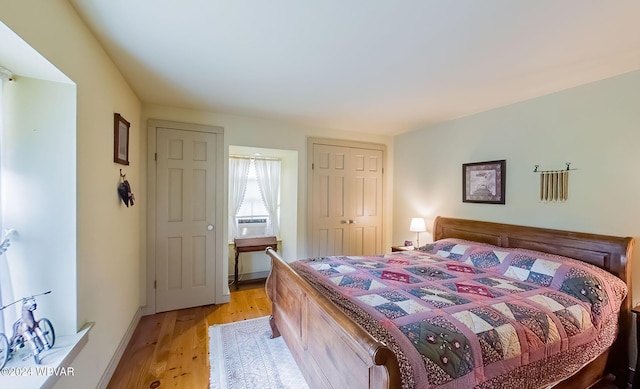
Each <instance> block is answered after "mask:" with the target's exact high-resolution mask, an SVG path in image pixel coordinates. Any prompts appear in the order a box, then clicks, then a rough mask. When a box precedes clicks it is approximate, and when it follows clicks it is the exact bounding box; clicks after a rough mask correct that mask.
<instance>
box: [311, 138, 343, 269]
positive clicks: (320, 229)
mask: <svg viewBox="0 0 640 389" xmlns="http://www.w3.org/2000/svg"><path fill="white" fill-rule="evenodd" d="M313 161H314V169H313V188H312V191H313V194H312V202H313V204H312V209H313V222H312V223H313V227H312V245H311V255H312V256H320V255H347V254H348V253H349V224H348V221H349V219H348V215H347V212H348V208H349V207H350V204H348V203H349V198H348V196H347V188H346V186H347V185H348V180H349V170H348V169H349V166H348V165H349V148H348V147H338V146H328V145H314V147H313Z"/></svg>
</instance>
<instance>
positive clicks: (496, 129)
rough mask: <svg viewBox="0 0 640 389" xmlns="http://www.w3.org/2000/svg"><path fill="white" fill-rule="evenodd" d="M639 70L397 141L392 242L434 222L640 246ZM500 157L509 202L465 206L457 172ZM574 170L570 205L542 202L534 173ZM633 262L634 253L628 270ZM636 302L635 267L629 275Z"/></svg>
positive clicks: (639, 276) (639, 292) (639, 279)
mask: <svg viewBox="0 0 640 389" xmlns="http://www.w3.org/2000/svg"><path fill="white" fill-rule="evenodd" d="M639 104H640V71H636V72H632V73H627V74H625V75H621V76H618V77H614V78H610V79H606V80H602V81H599V82H595V83H591V84H587V85H583V86H579V87H576V88H573V89H569V90H566V91H562V92H558V93H555V94H552V95H548V96H544V97H540V98H536V99H532V100H528V101H525V102H521V103H518V104H513V105H510V106H507V107H503V108H499V109H495V110H492V111H488V112H484V113H480V114H477V115H473V116H468V117H464V118H461V119H457V120H452V121H449V122H446V123H442V124H439V125H435V126H432V127H429V128H424V129H420V130H416V131H413V132H410V133H406V134H403V135H400V136H398V137H396V139H395V151H396V152H395V159H394V169H395V170H396V171H397V172H402V173H401V174H397V175H396V180H395V184H394V188H395V195H394V225H393V227H394V228H393V231H394V234H393V239H394V242H401V241H403V240H404V239H412V238H413V239H415V234H412V233H410V232H408V231H407V230H408V226H409V220H410V218H411V217H412V216H418V215H420V216H424V217H427V218H428V220H427V225H429V224H430V223H432V222H433V218H434V217H435V216H437V215H445V216H454V217H464V218H471V219H480V220H488V221H496V222H507V223H515V224H525V225H531V226H540V227H550V228H559V229H568V230H574V231H584V232H591V233H599V234H608V235H622V236H631V237H635V238H636V239H638V238H640V222H638V216H640V201H639V200H638V199H640V176H639V175H638V174H637V173H636V170H637V167H638V166H640V153H639V152H638V150H639V147H640V131H639V128H638V123H640V109H638V107H639ZM498 159H506V160H507V182H506V196H507V197H506V204H505V205H494V204H472V203H463V202H462V189H461V187H462V178H461V174H462V173H461V171H462V167H461V166H462V164H463V163H467V162H480V161H490V160H498ZM565 162H571V167H572V168H576V169H577V170H575V171H572V172H571V174H570V180H569V201H567V202H566V203H547V204H545V203H541V202H540V201H539V175H538V174H535V173H533V169H534V165H540V169H562V168H564V167H565ZM638 260H640V249H637V250H635V254H634V256H633V261H632V262H637V261H638ZM632 273H633V279H634V281H635V283H634V284H635V285H636V287H635V288H634V290H633V297H634V298H633V300H634V301H635V302H636V303H637V302H640V266H634V267H633V271H632Z"/></svg>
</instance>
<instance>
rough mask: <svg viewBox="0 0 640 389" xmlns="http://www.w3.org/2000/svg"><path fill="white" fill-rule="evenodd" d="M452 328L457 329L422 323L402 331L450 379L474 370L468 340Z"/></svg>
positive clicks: (402, 328)
mask: <svg viewBox="0 0 640 389" xmlns="http://www.w3.org/2000/svg"><path fill="white" fill-rule="evenodd" d="M452 328H455V327H453V326H450V328H446V327H443V326H441V325H437V324H435V323H430V322H428V321H420V322H415V323H411V324H408V325H405V326H402V327H400V331H402V333H403V334H404V335H405V336H406V337H407V338H408V339H409V340H410V341H411V343H413V345H414V347H415V348H416V349H417V350H418V351H419V352H420V354H421V355H423V356H424V357H425V358H428V359H429V360H430V361H432V362H433V363H434V364H435V365H436V366H437V367H439V368H440V369H442V370H444V371H445V372H446V373H447V374H448V375H449V377H451V378H457V377H461V376H463V375H465V374H467V373H469V372H470V371H471V370H472V369H473V354H472V352H471V347H470V346H469V341H468V340H467V338H466V337H465V336H464V335H463V334H462V333H460V332H458V331H455V330H453V329H452ZM436 374H437V373H436Z"/></svg>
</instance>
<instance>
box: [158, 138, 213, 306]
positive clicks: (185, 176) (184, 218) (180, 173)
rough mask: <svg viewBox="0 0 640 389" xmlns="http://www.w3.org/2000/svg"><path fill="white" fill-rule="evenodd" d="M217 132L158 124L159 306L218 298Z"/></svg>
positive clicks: (207, 301) (185, 304)
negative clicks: (216, 294) (186, 129)
mask: <svg viewBox="0 0 640 389" xmlns="http://www.w3.org/2000/svg"><path fill="white" fill-rule="evenodd" d="M215 174H216V134H212V133H207V132H198V131H183V130H176V129H169V128H158V129H157V165H156V311H157V312H163V311H168V310H174V309H182V308H188V307H194V306H200V305H206V304H212V303H214V302H215V253H216V247H215V246H216V234H215V231H214V229H215V227H216V226H214V221H215V220H216V219H215V218H216V209H215V203H216V201H215V200H216V187H215V185H216V176H215Z"/></svg>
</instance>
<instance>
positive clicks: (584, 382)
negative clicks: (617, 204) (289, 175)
mask: <svg viewBox="0 0 640 389" xmlns="http://www.w3.org/2000/svg"><path fill="white" fill-rule="evenodd" d="M433 238H434V240H438V239H443V238H460V239H467V240H473V241H477V242H483V243H489V244H492V245H495V246H500V247H513V248H516V247H517V248H525V249H531V250H537V251H542V252H547V253H552V254H558V255H562V256H566V257H571V258H576V259H579V260H582V261H584V262H588V263H591V264H594V265H596V266H599V267H601V268H603V269H605V270H607V271H608V272H610V273H612V274H614V275H616V276H617V277H619V278H621V279H622V280H623V281H625V283H626V284H627V285H628V286H629V290H631V274H630V270H629V267H628V266H627V260H628V259H629V258H631V250H632V247H633V239H632V238H621V237H614V236H604V235H595V234H586V233H579V232H569V231H561V230H552V229H545V228H536V227H523V226H515V225H509V224H499V223H489V222H481V221H474V220H463V219H453V218H445V217H437V218H436V220H435V221H434V226H433ZM266 252H267V254H268V255H269V256H270V257H271V262H272V267H271V273H270V274H269V277H268V279H267V284H266V289H267V294H268V296H269V298H270V299H271V303H272V316H271V321H270V323H271V328H272V330H273V336H274V337H277V336H280V335H282V336H283V338H284V340H285V342H286V343H287V345H288V346H289V349H290V350H291V352H292V354H293V356H294V358H295V360H296V362H297V363H298V366H299V367H300V369H301V370H302V372H303V374H304V376H305V378H306V380H307V382H308V383H309V386H310V387H312V388H346V387H348V388H399V387H401V377H400V371H399V368H398V362H397V360H396V357H395V354H394V353H393V352H392V351H391V350H390V349H389V348H387V347H386V346H385V345H384V344H382V343H380V342H378V341H376V340H375V339H374V338H373V337H372V336H371V335H369V333H367V332H366V331H365V330H364V329H363V328H362V327H360V326H359V325H358V324H356V323H355V322H353V321H352V320H351V319H350V318H349V317H348V316H347V315H346V314H344V313H343V312H342V311H341V310H340V309H339V308H338V307H337V306H336V305H334V304H333V303H332V302H331V301H330V300H329V299H327V298H326V297H324V296H323V295H321V294H320V293H319V292H318V291H317V290H316V289H315V288H314V287H313V286H311V285H310V284H309V283H307V282H306V281H305V280H304V279H303V278H302V277H300V276H299V275H298V274H297V273H296V272H295V271H294V270H293V269H292V268H291V267H290V266H289V265H288V263H287V262H286V261H284V260H283V259H282V258H281V257H280V256H279V255H278V254H277V253H276V252H275V251H274V250H271V249H267V250H266ZM630 315H631V299H630V298H627V299H626V300H625V301H624V302H623V306H622V309H621V313H620V319H619V333H618V337H617V339H616V342H615V343H614V344H613V346H612V347H611V348H610V349H609V351H607V352H605V353H603V354H602V355H601V356H600V357H598V358H596V359H595V360H593V361H592V362H591V363H589V364H588V365H587V366H585V367H584V368H583V369H582V370H580V371H579V372H577V373H576V374H574V375H573V376H571V377H569V378H567V379H566V380H564V381H562V382H560V383H558V384H557V385H555V386H554V388H587V387H589V386H590V385H592V384H594V383H596V382H598V381H599V380H601V379H602V378H603V377H604V376H605V375H607V374H613V375H615V376H616V383H617V384H618V386H619V387H625V385H626V383H627V379H628V374H629V369H628V367H629V356H628V342H629V336H630Z"/></svg>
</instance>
